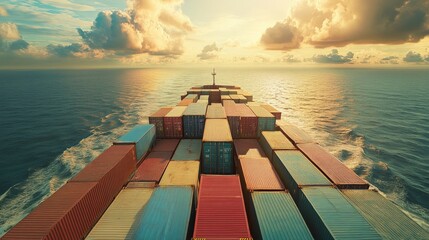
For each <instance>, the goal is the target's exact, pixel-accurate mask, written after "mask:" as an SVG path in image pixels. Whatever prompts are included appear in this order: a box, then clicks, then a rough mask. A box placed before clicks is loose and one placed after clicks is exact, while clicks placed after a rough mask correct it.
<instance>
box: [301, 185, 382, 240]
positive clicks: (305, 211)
mask: <svg viewBox="0 0 429 240" xmlns="http://www.w3.org/2000/svg"><path fill="white" fill-rule="evenodd" d="M299 194H300V196H299V200H298V202H297V205H298V208H299V210H300V211H301V214H302V216H303V217H304V219H305V222H306V223H307V226H308V227H309V228H310V231H311V233H312V234H313V236H314V238H316V239H381V237H380V235H379V234H378V233H377V231H376V230H375V229H374V228H373V227H372V226H371V225H370V224H369V223H368V222H367V221H366V220H365V218H364V217H363V216H362V215H361V214H360V213H359V212H358V211H357V210H356V209H355V208H354V207H353V206H352V205H351V204H350V202H349V201H347V199H346V198H345V197H344V196H343V195H342V194H341V192H340V191H339V190H337V189H335V188H331V187H305V188H302V189H300V193H299Z"/></svg>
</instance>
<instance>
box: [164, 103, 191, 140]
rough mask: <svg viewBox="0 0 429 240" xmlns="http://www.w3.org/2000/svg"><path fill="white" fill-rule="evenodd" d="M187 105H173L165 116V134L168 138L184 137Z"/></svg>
mask: <svg viewBox="0 0 429 240" xmlns="http://www.w3.org/2000/svg"><path fill="white" fill-rule="evenodd" d="M185 110H186V106H178V107H173V109H172V110H171V111H170V112H169V113H167V114H166V115H165V117H164V136H165V137H166V138H182V137H183V121H182V120H183V119H182V117H183V112H184V111H185Z"/></svg>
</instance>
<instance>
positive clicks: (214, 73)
mask: <svg viewBox="0 0 429 240" xmlns="http://www.w3.org/2000/svg"><path fill="white" fill-rule="evenodd" d="M212 75H213V86H215V85H216V69H214V68H213V72H212Z"/></svg>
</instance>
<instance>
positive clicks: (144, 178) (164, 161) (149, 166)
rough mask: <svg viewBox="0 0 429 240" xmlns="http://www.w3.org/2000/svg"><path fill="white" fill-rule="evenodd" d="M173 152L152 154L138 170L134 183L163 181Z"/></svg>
mask: <svg viewBox="0 0 429 240" xmlns="http://www.w3.org/2000/svg"><path fill="white" fill-rule="evenodd" d="M172 155H173V152H151V153H149V155H148V156H147V157H146V158H145V159H144V160H143V162H142V164H141V165H140V166H139V167H138V168H137V170H136V172H135V174H134V177H133V179H132V180H131V181H133V182H156V183H158V182H159V181H160V180H161V177H162V174H163V173H164V171H165V169H166V168H167V165H168V163H169V162H170V159H171V156H172Z"/></svg>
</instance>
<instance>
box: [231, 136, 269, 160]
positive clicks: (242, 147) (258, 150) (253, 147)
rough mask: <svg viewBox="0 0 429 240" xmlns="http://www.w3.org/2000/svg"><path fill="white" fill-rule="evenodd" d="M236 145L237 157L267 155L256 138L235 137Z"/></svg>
mask: <svg viewBox="0 0 429 240" xmlns="http://www.w3.org/2000/svg"><path fill="white" fill-rule="evenodd" d="M234 147H235V153H236V155H237V158H241V157H253V158H262V157H266V156H267V155H265V152H264V150H263V149H262V147H261V145H259V143H258V140H256V139H235V140H234Z"/></svg>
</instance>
